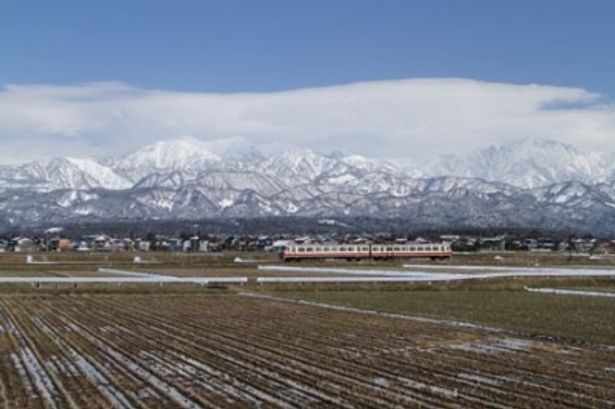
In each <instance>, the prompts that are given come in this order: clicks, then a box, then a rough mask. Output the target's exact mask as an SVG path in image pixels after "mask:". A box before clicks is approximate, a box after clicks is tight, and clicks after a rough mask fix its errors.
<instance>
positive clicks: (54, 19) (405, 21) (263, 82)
mask: <svg viewBox="0 0 615 409" xmlns="http://www.w3.org/2000/svg"><path fill="white" fill-rule="evenodd" d="M613 21H615V2H613V1H598V0H588V1H581V0H577V1H570V0H557V1H552V0H541V1H536V0H534V1H493V0H491V1H482V0H472V1H470V0H467V1H460V0H457V1H455V0H453V1H442V0H425V1H411V0H401V1H398V0H383V1H377V0H371V1H365V0H327V1H321V0H309V1H307V0H305V1H292V0H291V1H288V0H286V1H282V0H275V1H271V0H262V1H248V0H244V1H237V0H224V1H206V0H201V1H182V0H179V1H155V0H149V1H115V0H106V1H102V0H100V1H92V0H81V1H78V0H73V1H55V0H40V1H31V0H4V1H3V2H2V6H1V12H0V50H1V53H2V54H1V60H0V63H1V66H0V84H7V83H20V84H28V83H53V84H74V83H80V82H90V81H106V80H114V81H123V82H126V83H129V84H132V85H135V86H139V87H145V88H162V89H174V90H186V91H219V92H227V91H270V90H284V89H292V88H300V87H313V86H322V85H331V84H340V83H349V82H356V81H368V80H388V79H396V78H414V77H465V78H473V79H479V80H483V81H501V82H513V83H532V82H535V83H541V84H551V85H565V86H576V87H583V88H586V89H589V90H591V91H596V92H600V93H602V94H604V95H608V96H613V95H615V77H614V76H613V72H614V69H615V52H614V47H615V46H614V44H615V24H613Z"/></svg>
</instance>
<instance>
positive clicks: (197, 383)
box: [0, 253, 615, 408]
mask: <svg viewBox="0 0 615 409" xmlns="http://www.w3.org/2000/svg"><path fill="white" fill-rule="evenodd" d="M140 256H141V257H142V259H143V260H145V261H146V262H148V263H149V264H134V263H133V257H134V254H128V253H109V254H100V253H99V254H48V255H45V254H39V255H36V256H35V260H36V261H43V262H50V263H53V264H26V263H25V256H24V255H15V254H0V278H1V277H27V276H37V277H98V276H104V277H121V276H122V274H121V273H110V272H109V273H104V272H100V271H98V269H99V268H112V269H117V270H126V271H127V273H125V274H128V275H129V274H134V273H136V274H137V275H138V274H142V273H143V274H145V275H146V277H149V276H150V275H151V276H156V275H164V276H170V277H189V278H193V277H196V278H199V277H205V276H207V277H214V276H224V277H230V276H245V277H248V278H249V281H248V283H247V284H244V285H214V286H202V285H195V284H190V283H181V282H178V281H176V282H173V281H163V282H160V283H145V284H130V283H129V284H121V285H119V284H118V285H114V284H100V283H98V284H90V283H85V284H79V286H77V285H68V284H42V285H40V286H38V285H37V286H32V285H24V284H3V285H0V405H1V406H3V407H7V408H64V407H69V408H77V407H99V408H108V407H119V408H140V407H159V408H174V407H178V408H200V407H203V408H209V407H220V408H227V407H228V408H245V407H280V408H304V407H319V408H320V407H348V408H381V407H451V408H452V407H455V408H457V407H463V408H466V407H468V408H473V407H477V408H478V407H481V408H483V407H485V408H520V407H524V408H525V407H528V408H529V407H536V408H546V407H553V408H559V407H572V408H601V407H604V408H606V407H613V406H614V405H615V390H614V389H613V388H612V386H613V385H614V384H615V354H614V353H613V351H614V350H615V329H614V328H615V326H613V325H612V323H613V322H615V299H614V298H604V297H603V298H600V297H585V296H562V295H548V294H540V293H529V292H527V291H526V287H532V288H539V287H550V288H573V289H582V290H591V291H607V292H608V291H613V290H612V289H613V288H615V278H613V277H597V278H596V277H560V278H555V277H541V278H534V277H522V278H495V279H489V280H467V281H442V282H438V281H434V282H431V281H424V282H423V281H421V282H408V283H385V284H382V283H381V284H374V283H329V284H324V283H319V284H293V283H281V284H265V285H258V284H256V281H255V278H256V277H259V276H269V277H271V276H280V277H287V276H292V275H297V274H299V273H300V270H299V271H290V270H289V271H284V270H281V271H264V270H259V269H258V268H257V267H258V265H259V264H261V263H263V264H268V265H271V264H276V263H277V262H276V259H275V258H274V257H273V256H271V255H266V254H264V255H261V254H256V253H252V254H224V255H211V254H205V255H186V254H158V253H156V254H154V253H152V254H142V255H140ZM507 256H508V257H511V256H510V255H507ZM235 257H241V259H242V260H243V261H246V260H248V261H252V260H253V261H256V262H240V263H236V262H234V259H235ZM468 257H469V256H468ZM472 257H473V258H468V259H467V261H468V262H467V263H466V264H463V263H459V261H458V260H457V261H455V262H454V263H453V260H451V264H462V265H487V264H488V263H487V262H486V259H488V258H490V257H491V258H492V256H484V255H483V256H472ZM514 257H515V258H520V257H521V255H514ZM543 257H544V256H543ZM511 258H512V257H511ZM556 260H559V259H556ZM541 262H542V263H543V265H548V264H549V261H548V259H546V258H545V259H542V260H541ZM511 264H512V265H515V266H523V265H524V264H523V263H520V262H517V261H515V262H514V263H511ZM527 264H528V263H526V264H525V265H527ZM552 264H553V265H555V266H557V265H559V264H557V262H554V263H552ZM580 264H583V263H580ZM277 265H280V264H279V263H277ZM584 265H585V266H587V265H588V264H584ZM294 266H295V267H296V266H297V265H296V264H295V265H294ZM300 266H301V267H308V266H317V267H333V268H342V269H349V270H353V269H358V270H360V271H364V270H366V269H372V270H374V269H378V270H380V271H388V270H390V271H392V272H394V273H398V272H401V271H407V270H408V269H406V268H404V267H403V266H402V262H399V261H397V262H388V261H387V262H379V263H358V264H357V263H347V262H333V263H330V262H316V263H302V264H300ZM594 266H595V267H600V268H601V271H604V268H605V266H604V261H603V260H602V261H600V263H597V264H596V265H594ZM571 268H574V267H571ZM583 268H586V267H583ZM437 270H441V271H442V272H444V271H446V270H448V269H447V268H446V267H445V266H442V269H440V268H438V269H437ZM451 271H453V270H451ZM302 274H305V275H306V276H323V274H325V273H313V274H312V273H302ZM436 274H437V272H436ZM338 275H339V276H346V277H347V276H348V275H349V274H348V273H345V272H344V273H338Z"/></svg>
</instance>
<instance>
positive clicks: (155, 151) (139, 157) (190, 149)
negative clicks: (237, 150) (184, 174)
mask: <svg viewBox="0 0 615 409" xmlns="http://www.w3.org/2000/svg"><path fill="white" fill-rule="evenodd" d="M221 162H222V158H220V157H219V156H218V155H216V154H214V153H212V152H210V151H209V150H207V145H206V144H205V143H203V142H202V141H200V140H198V139H195V138H188V137H185V138H181V139H175V140H168V141H159V142H156V143H153V144H151V145H147V146H145V147H143V148H141V149H139V150H137V151H135V152H133V153H130V154H128V155H126V156H124V157H123V158H121V159H120V160H119V161H118V162H117V163H116V164H115V167H116V168H118V169H121V170H122V171H123V172H124V173H125V174H127V175H129V176H131V177H132V178H133V181H135V182H136V181H138V179H140V178H142V177H144V176H146V175H148V174H150V173H153V172H158V171H161V170H167V171H170V170H183V171H186V170H196V171H200V170H203V169H206V168H208V167H210V166H211V165H214V164H219V163H221Z"/></svg>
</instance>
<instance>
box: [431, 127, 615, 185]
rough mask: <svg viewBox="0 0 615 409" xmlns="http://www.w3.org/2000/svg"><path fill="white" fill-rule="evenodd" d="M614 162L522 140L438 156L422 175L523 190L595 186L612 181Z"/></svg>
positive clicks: (560, 145) (557, 145)
mask: <svg viewBox="0 0 615 409" xmlns="http://www.w3.org/2000/svg"><path fill="white" fill-rule="evenodd" d="M613 159H614V157H613V155H612V154H605V153H602V152H581V151H579V150H578V149H576V148H575V147H573V146H571V145H568V144H563V143H560V142H556V141H550V140H544V139H531V138H525V139H520V140H516V141H512V142H510V143H507V144H504V145H499V146H490V147H488V148H486V149H481V150H478V151H476V152H474V153H471V154H470V155H468V156H466V157H459V156H455V155H445V156H441V157H440V158H438V159H437V160H435V161H432V162H430V163H428V164H427V166H426V167H425V169H424V175H425V176H440V175H455V176H463V177H478V178H482V179H485V180H489V181H498V182H505V183H509V184H511V185H515V186H519V187H525V188H533V187H538V186H545V185H548V184H551V183H559V182H565V181H570V180H577V181H581V182H585V183H591V184H595V183H603V182H607V181H609V180H611V179H612V178H613V172H614V170H615V166H614V165H613Z"/></svg>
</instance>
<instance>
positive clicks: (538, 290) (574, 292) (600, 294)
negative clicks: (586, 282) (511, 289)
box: [525, 288, 615, 298]
mask: <svg viewBox="0 0 615 409" xmlns="http://www.w3.org/2000/svg"><path fill="white" fill-rule="evenodd" d="M525 290H526V291H529V292H531V293H542V294H555V295H580V296H585V297H608V298H615V293H609V292H602V291H578V290H563V289H559V288H526V289H525Z"/></svg>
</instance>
